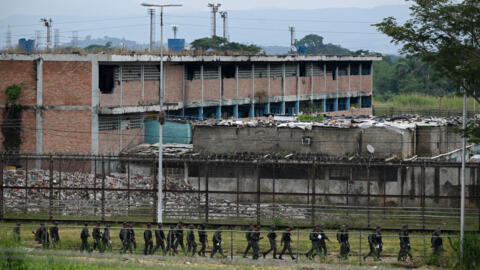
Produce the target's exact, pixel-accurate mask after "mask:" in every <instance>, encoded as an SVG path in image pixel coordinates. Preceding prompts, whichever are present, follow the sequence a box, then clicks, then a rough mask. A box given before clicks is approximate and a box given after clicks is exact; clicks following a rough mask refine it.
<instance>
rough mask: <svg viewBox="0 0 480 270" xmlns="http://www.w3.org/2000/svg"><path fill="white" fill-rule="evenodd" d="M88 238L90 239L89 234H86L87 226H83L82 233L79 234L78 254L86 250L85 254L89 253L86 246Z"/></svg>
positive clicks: (87, 245) (88, 246)
mask: <svg viewBox="0 0 480 270" xmlns="http://www.w3.org/2000/svg"><path fill="white" fill-rule="evenodd" d="M89 237H90V233H89V232H88V224H85V227H83V229H82V233H81V234H80V238H81V239H82V245H81V246H80V252H83V251H84V250H86V251H87V252H91V250H90V245H89V244H88V238H89Z"/></svg>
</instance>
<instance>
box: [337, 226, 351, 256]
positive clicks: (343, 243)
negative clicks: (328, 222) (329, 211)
mask: <svg viewBox="0 0 480 270" xmlns="http://www.w3.org/2000/svg"><path fill="white" fill-rule="evenodd" d="M337 241H338V243H339V244H340V258H343V259H347V258H348V250H347V241H348V239H347V234H346V233H345V226H343V225H342V226H341V227H340V231H338V232H337Z"/></svg>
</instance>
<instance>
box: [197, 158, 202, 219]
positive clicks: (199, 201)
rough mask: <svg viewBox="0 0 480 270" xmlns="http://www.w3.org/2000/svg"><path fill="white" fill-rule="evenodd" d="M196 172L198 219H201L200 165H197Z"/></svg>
mask: <svg viewBox="0 0 480 270" xmlns="http://www.w3.org/2000/svg"><path fill="white" fill-rule="evenodd" d="M197 172H198V177H197V187H198V194H197V195H198V219H199V220H200V219H202V212H201V211H200V209H201V206H202V202H201V188H200V182H201V181H200V180H201V179H200V178H201V176H202V174H201V166H200V163H198V164H197Z"/></svg>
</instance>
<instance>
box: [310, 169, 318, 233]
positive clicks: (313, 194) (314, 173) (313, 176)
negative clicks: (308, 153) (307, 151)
mask: <svg viewBox="0 0 480 270" xmlns="http://www.w3.org/2000/svg"><path fill="white" fill-rule="evenodd" d="M316 169H317V167H316V165H315V161H313V164H312V170H311V174H312V175H311V179H312V225H315V178H316Z"/></svg>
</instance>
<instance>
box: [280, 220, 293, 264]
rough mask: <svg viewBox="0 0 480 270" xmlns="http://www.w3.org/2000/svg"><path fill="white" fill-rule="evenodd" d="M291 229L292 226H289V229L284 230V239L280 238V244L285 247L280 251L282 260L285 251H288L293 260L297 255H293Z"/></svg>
mask: <svg viewBox="0 0 480 270" xmlns="http://www.w3.org/2000/svg"><path fill="white" fill-rule="evenodd" d="M291 231H292V228H291V227H288V228H287V230H286V231H284V232H283V234H282V239H281V240H280V246H281V245H283V249H282V252H280V257H278V258H279V259H280V260H283V259H282V256H283V254H284V253H285V251H288V253H289V254H290V257H291V258H292V260H295V257H294V256H293V252H292V248H291V247H290V242H292V233H291Z"/></svg>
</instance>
